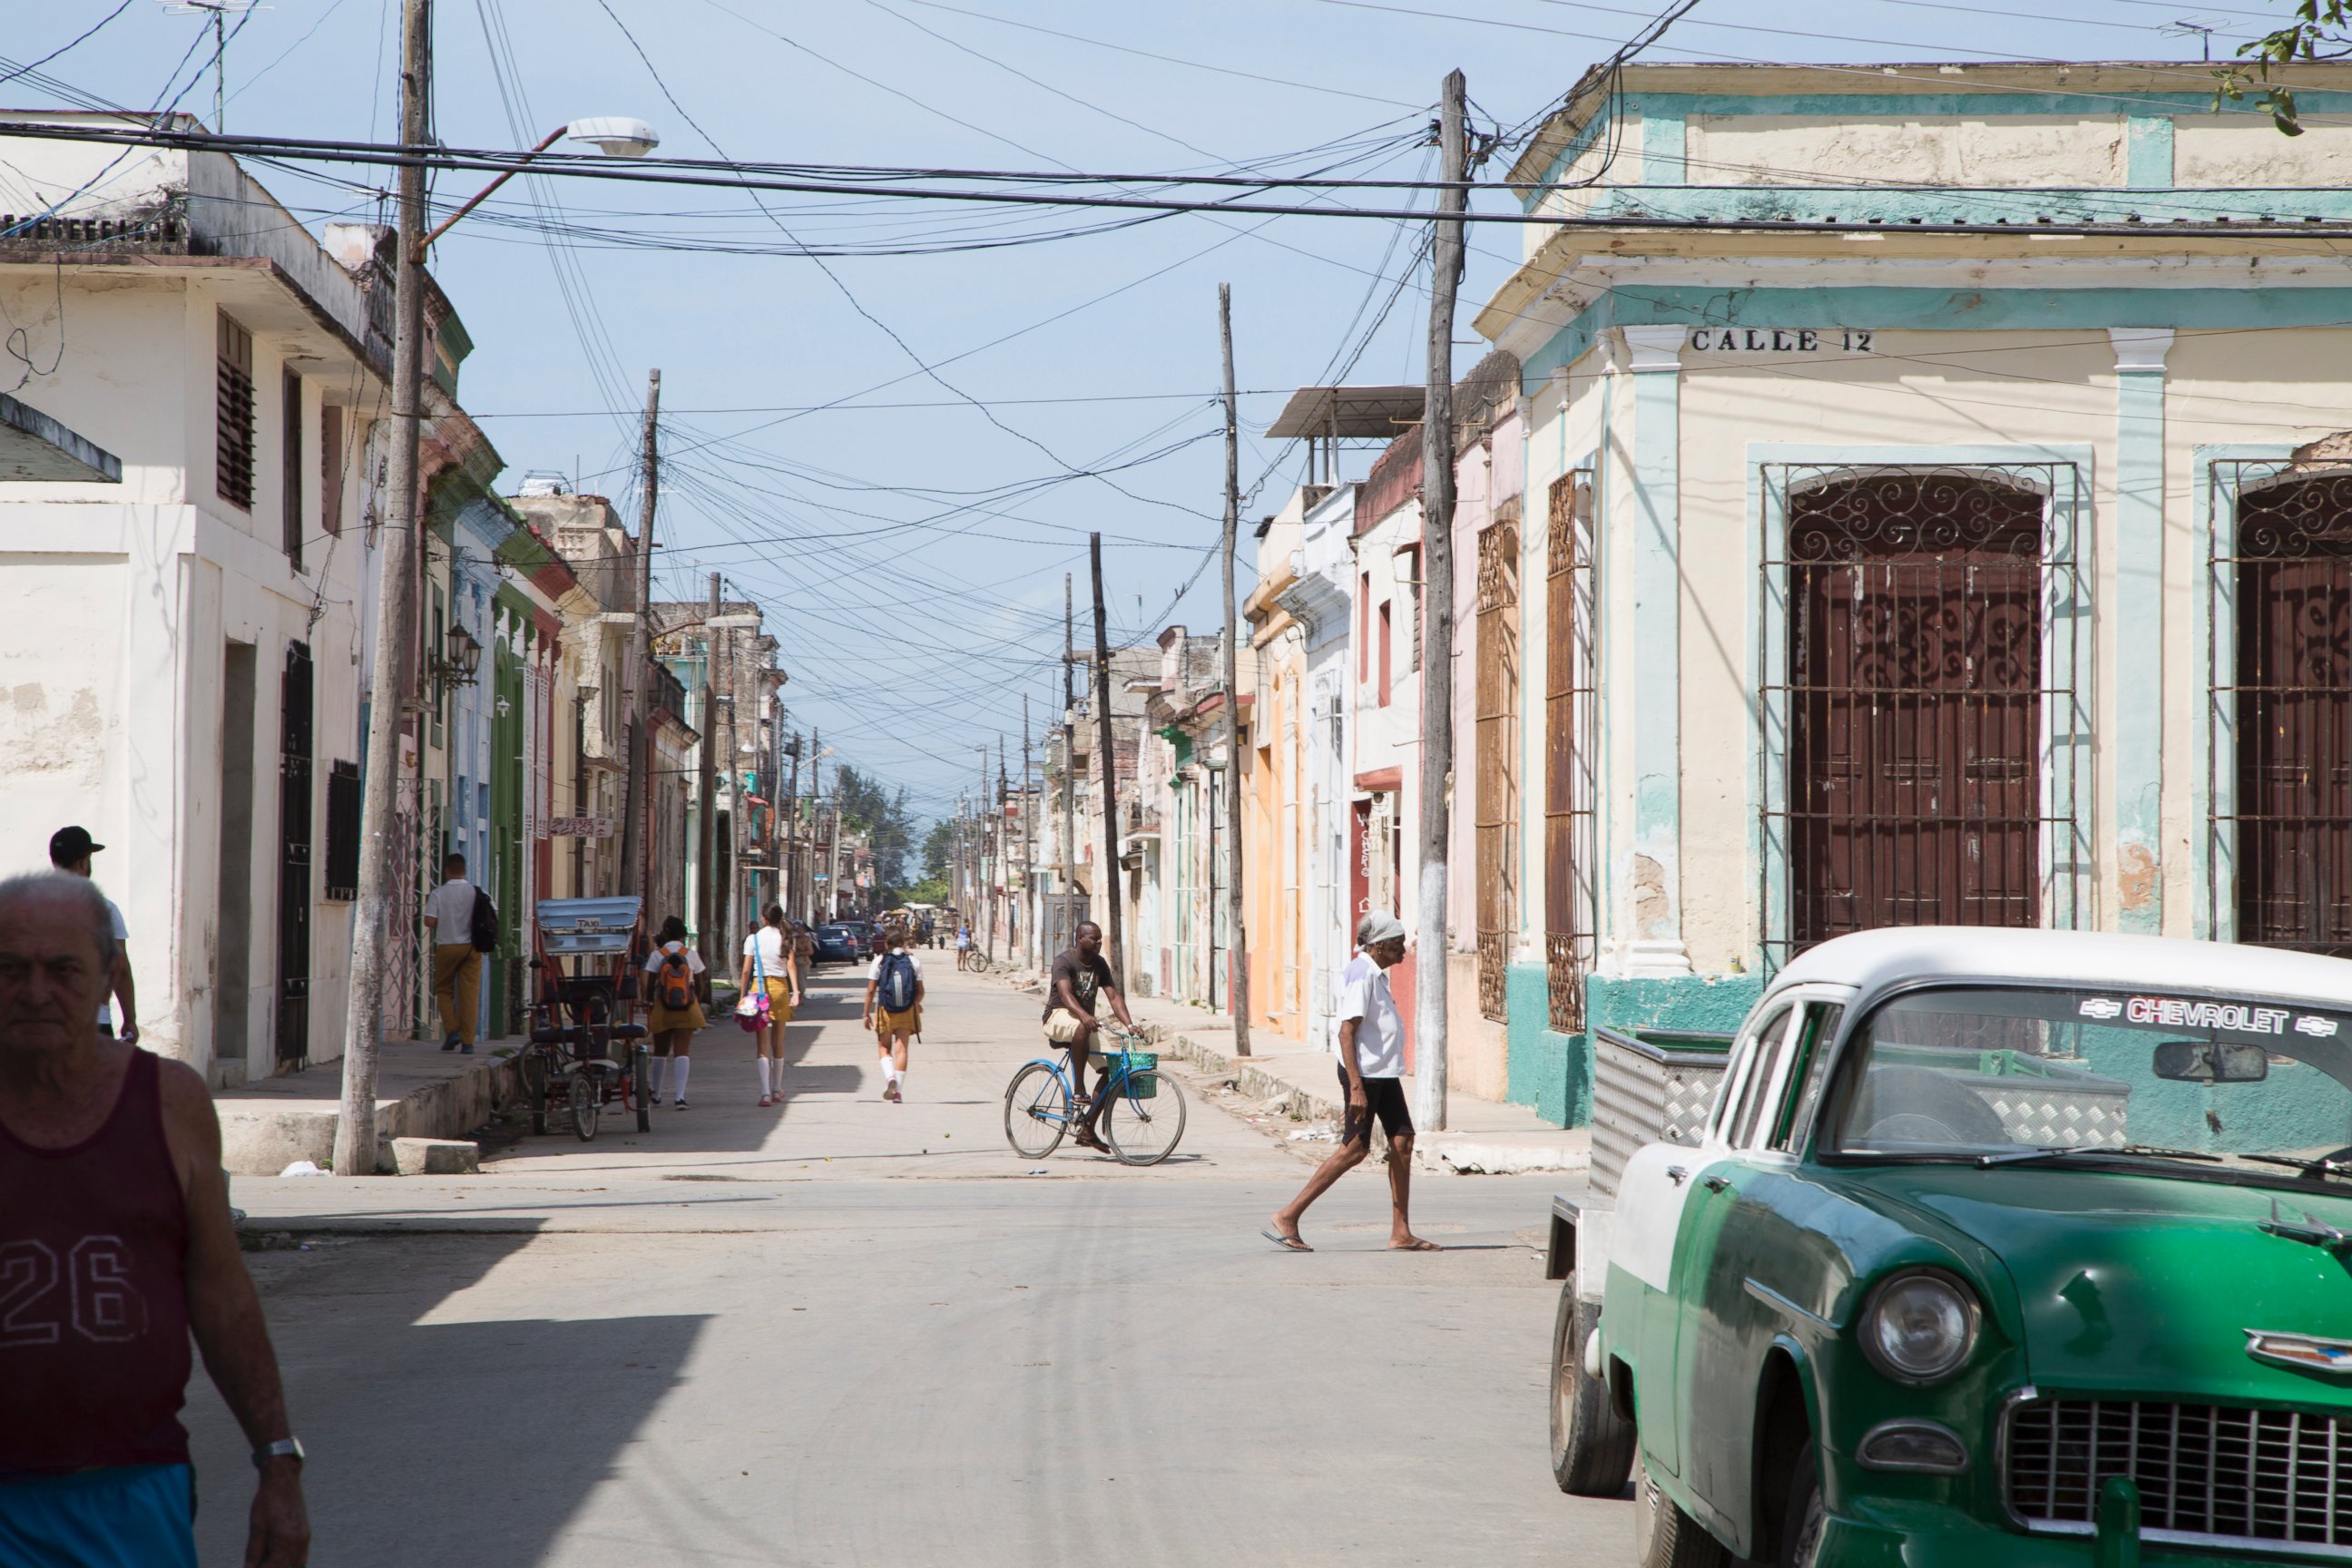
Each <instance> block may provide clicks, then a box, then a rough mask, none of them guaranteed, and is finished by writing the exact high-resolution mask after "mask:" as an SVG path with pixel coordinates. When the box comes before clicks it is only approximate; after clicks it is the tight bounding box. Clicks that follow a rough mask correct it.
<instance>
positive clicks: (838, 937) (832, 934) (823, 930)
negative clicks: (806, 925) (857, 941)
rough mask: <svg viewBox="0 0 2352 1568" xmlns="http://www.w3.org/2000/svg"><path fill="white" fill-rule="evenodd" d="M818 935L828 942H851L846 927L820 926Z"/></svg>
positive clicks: (817, 931)
mask: <svg viewBox="0 0 2352 1568" xmlns="http://www.w3.org/2000/svg"><path fill="white" fill-rule="evenodd" d="M816 934H817V935H819V936H821V937H823V938H824V940H825V941H827V942H847V941H848V940H849V931H848V929H847V928H846V927H844V926H819V927H817V928H816Z"/></svg>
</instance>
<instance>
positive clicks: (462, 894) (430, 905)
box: [425, 877, 474, 947]
mask: <svg viewBox="0 0 2352 1568" xmlns="http://www.w3.org/2000/svg"><path fill="white" fill-rule="evenodd" d="M425 916H426V918H428V919H430V920H433V921H437V922H438V923H437V924H436V925H435V926H434V927H433V930H432V932H431V935H432V937H433V944H434V945H435V946H436V947H455V946H457V944H458V943H460V942H472V941H473V940H474V884H473V883H471V882H468V881H467V880H466V879H465V878H463V877H457V878H453V879H450V880H448V881H446V882H444V883H442V884H441V885H440V886H439V887H437V888H436V889H433V890H432V891H431V892H429V893H427V894H425Z"/></svg>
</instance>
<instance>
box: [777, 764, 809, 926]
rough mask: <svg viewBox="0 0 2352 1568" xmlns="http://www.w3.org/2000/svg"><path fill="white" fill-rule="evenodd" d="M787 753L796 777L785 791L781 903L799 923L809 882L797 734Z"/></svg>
mask: <svg viewBox="0 0 2352 1568" xmlns="http://www.w3.org/2000/svg"><path fill="white" fill-rule="evenodd" d="M784 752H785V755H787V756H789V757H791V758H792V759H793V777H792V783H791V784H787V785H786V786H785V790H784V845H783V867H782V873H781V876H780V880H781V881H782V884H783V895H784V896H783V898H782V900H781V901H782V904H783V906H784V909H785V911H786V912H787V913H789V914H790V915H792V916H793V918H794V919H795V920H797V919H800V918H801V904H802V899H801V893H802V887H801V884H802V883H803V881H805V880H806V879H805V878H803V876H802V875H801V866H800V859H799V856H800V837H801V738H800V736H799V734H798V733H795V734H794V735H793V738H792V740H791V741H790V742H787V743H786V745H785V748H784Z"/></svg>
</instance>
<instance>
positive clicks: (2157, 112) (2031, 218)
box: [1457, 64, 2352, 1122]
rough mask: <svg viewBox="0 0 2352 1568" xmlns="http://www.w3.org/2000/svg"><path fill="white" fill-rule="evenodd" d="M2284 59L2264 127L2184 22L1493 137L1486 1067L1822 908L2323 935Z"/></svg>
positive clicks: (2320, 290) (2344, 478)
mask: <svg viewBox="0 0 2352 1568" xmlns="http://www.w3.org/2000/svg"><path fill="white" fill-rule="evenodd" d="M2293 76H2294V82H2295V85H2296V88H2297V96H2298V99H2299V100H2300V102H2301V105H2302V107H2303V110H2304V111H2305V115H2306V117H2307V118H2308V120H2309V121H2310V129H2309V131H2308V132H2307V133H2306V134H2305V135H2304V136H2302V137H2299V138H2295V139H2292V140H2290V139H2288V138H2285V137H2284V136H2281V135H2280V134H2279V133H2278V132H2276V131H2275V130H2274V129H2273V126H2272V125H2271V122H2270V121H2269V119H2268V117H2267V116H2266V115H2265V114H2263V113H2260V112H2258V111H2254V110H2252V109H2251V108H2246V109H2231V110H2229V111H2227V112H2218V113H2217V112H2216V111H2215V110H2214V108H2213V105H2212V89H2211V79H2210V76H2209V75H2208V74H2207V73H2206V72H2205V71H2203V70H2201V69H2200V68H2195V67H2188V66H2173V65H2106V64H2079V65H2050V66H2024V65H2016V66H2011V65H2001V66H1953V65H1948V64H1930V65H1921V66H1888V67H1879V66H1871V67H1830V66H1786V67H1783V66H1695V65H1655V66H1649V65H1634V66H1629V67H1626V68H1623V69H1622V72H1620V73H1618V75H1617V76H1615V77H1614V78H1612V79H1596V80H1591V81H1588V82H1587V83H1585V84H1583V85H1582V86H1580V89H1578V91H1577V92H1576V93H1574V94H1572V95H1571V96H1570V99H1569V100H1568V101H1567V103H1566V104H1565V106H1564V107H1563V108H1562V109H1561V110H1559V112H1558V113H1556V114H1555V115H1554V116H1553V117H1552V118H1551V120H1550V121H1549V122H1548V123H1547V124H1545V125H1544V126H1543V127H1542V128H1541V130H1540V131H1539V132H1538V134H1537V135H1536V137H1535V138H1534V140H1533V141H1532V142H1531V143H1529V144H1528V147H1527V148H1526V150H1525V152H1524V153H1523V154H1522V155H1521V157H1520V158H1519V160H1518V162H1517V164H1516V165H1515V166H1514V168H1513V169H1512V171H1511V178H1512V179H1514V180H1515V181H1517V182H1519V183H1520V184H1521V186H1522V195H1523V198H1524V201H1525V203H1526V205H1527V207H1528V211H1529V212H1531V213H1535V214H1539V215H1556V216H1563V217H1567V218H1571V219H1574V220H1576V221H1574V222H1570V223H1562V224H1557V225H1529V226H1528V227H1527V229H1526V231H1525V234H1524V241H1525V247H1526V248H1525V257H1524V262H1523V265H1522V266H1521V267H1520V268H1519V269H1518V270H1517V273H1515V274H1514V275H1513V276H1512V278H1511V279H1509V280H1508V281H1507V283H1505V285H1504V286H1503V287H1502V288H1501V289H1499V290H1498V291H1497V292H1496V295H1495V296H1494V298H1493V299H1492V300H1490V301H1489V302H1488V304H1487V305H1486V308H1485V309H1484V310H1483V311H1482V312H1481V313H1480V315H1479V317H1478V319H1477V324H1478V328H1479V330H1480V331H1481V332H1482V333H1483V334H1484V335H1485V336H1486V337H1487V338H1488V339H1490V340H1492V341H1493V342H1495V343H1496V346H1497V347H1498V348H1501V349H1504V350H1507V351H1508V352H1509V353H1511V354H1512V355H1515V356H1516V357H1517V360H1518V362H1519V363H1520V365H1521V366H1522V375H1521V380H1520V386H1519V396H1518V406H1517V425H1518V430H1519V438H1520V440H1521V441H1522V442H1523V443H1524V446H1523V448H1522V453H1521V456H1522V457H1523V458H1524V463H1523V471H1524V481H1523V484H1524V488H1523V489H1522V491H1521V492H1520V495H1519V516H1520V518H1521V519H1523V520H1524V522H1523V525H1522V526H1521V527H1520V528H1519V539H1518V548H1519V550H1520V552H1521V554H1520V556H1519V577H1518V582H1519V584H1520V591H1519V593H1518V595H1517V602H1516V605H1515V607H1514V610H1513V613H1514V614H1515V616H1516V625H1515V627H1514V632H1515V636H1516V638H1517V644H1516V646H1517V647H1518V648H1519V649H1521V650H1522V657H1520V658H1518V660H1517V665H1518V667H1519V668H1520V669H1522V670H1523V671H1524V675H1523V677H1521V676H1514V679H1518V680H1519V688H1518V692H1517V713H1518V715H1519V726H1518V728H1519V732H1518V734H1517V737H1516V742H1517V744H1516V748H1515V751H1514V752H1513V754H1514V755H1515V756H1516V758H1517V766H1518V768H1519V770H1520V772H1519V776H1518V777H1517V779H1516V780H1512V781H1509V782H1510V784H1511V785H1512V787H1511V790H1510V792H1509V794H1510V797H1511V798H1512V799H1513V800H1514V801H1515V802H1517V805H1516V806H1515V809H1516V811H1517V820H1516V822H1512V823H1509V824H1507V830H1508V831H1509V832H1511V833H1512V834H1514V835H1516V837H1517V844H1518V847H1519V855H1518V862H1517V867H1518V875H1517V884H1516V890H1515V895H1514V896H1515V897H1516V899H1517V904H1518V910H1519V929H1518V930H1517V932H1516V933H1515V935H1514V936H1513V938H1512V940H1511V942H1510V943H1509V951H1508V954H1507V985H1506V986H1505V991H1506V993H1507V994H1506V998H1505V1000H1506V1006H1505V1008H1504V1011H1505V1012H1506V1014H1507V1021H1506V1024H1505V1027H1506V1029H1507V1039H1508V1059H1507V1079H1508V1088H1507V1094H1508V1096H1509V1098H1511V1099H1512V1100H1520V1101H1523V1102H1526V1103H1529V1104H1533V1105H1535V1106H1537V1107H1538V1108H1539V1109H1540V1110H1542V1111H1543V1113H1544V1114H1545V1115H1546V1116H1548V1117H1549V1118H1552V1119H1554V1120H1559V1121H1570V1122H1573V1121H1581V1120H1582V1119H1583V1118H1584V1116H1585V1115H1586V1114H1587V1112H1588V1108H1589V1096H1590V1080H1591V1072H1590V1063H1591V1048H1590V1039H1591V1031H1592V1030H1593V1029H1595V1028H1598V1027H1604V1026H1616V1027H1648V1028H1665V1029H1694V1030H1723V1029H1728V1028H1730V1027H1731V1026H1734V1025H1735V1024H1736V1023H1737V1021H1738V1018H1739V1016H1740V1015H1741V1014H1742V1013H1743V1011H1744V1010H1745V1008H1746V1006H1747V1005H1748V1002H1749V1001H1750V999H1752V998H1753V996H1754V995H1755V994H1757V991H1758V989H1759V986H1760V985H1761V984H1762V982H1763V981H1764V979H1765V978H1766V977H1767V976H1768V975H1769V973H1772V971H1773V970H1774V969H1775V968H1776V967H1778V966H1779V965H1780V964H1781V963H1785V962H1786V961H1787V960H1788V958H1789V957H1790V955H1791V954H1792V953H1794V952H1799V951H1801V950H1802V949H1804V948H1806V947H1808V946H1811V945H1812V944H1814V943H1817V942H1822V941H1825V940H1828V939H1829V938H1832V937H1834V936H1836V935H1838V934H1841V933H1843V932H1845V931H1855V930H1863V929H1868V928H1872V927H1877V926H1885V925H1895V924H1996V925H2013V926H2026V927H2042V928H2050V929H2095V930H2107V931H2155V932H2163V933H2166V934H2172V935H2180V936H2198V937H2209V938H2214V939H2219V940H2225V941H2252V942H2268V943H2273V944H2282V945H2289V946H2296V947H2303V948H2310V949H2316V950H2319V951H2325V952H2340V953H2346V954H2347V955H2352V653H2348V652H2347V649H2352V441H2347V440H2345V439H2342V438H2340V437H2339V433H2341V432H2344V431H2346V430H2347V428H2352V247H2347V245H2346V241H2347V239H2352V70H2347V68H2342V67H2312V68H2299V69H2297V70H2296V71H2295V72H2294V73H2293ZM1498 428H1499V426H1498ZM1466 493H1468V487H1467V486H1466V485H1465V494H1466ZM1465 645H1466V638H1465ZM1494 798H1496V799H1499V798H1501V797H1500V796H1496V797H1494ZM1480 820H1481V822H1482V823H1483V822H1484V821H1485V820H1486V819H1485V818H1484V817H1483V816H1482V817H1481V819H1480ZM1461 945H1466V942H1457V946H1461Z"/></svg>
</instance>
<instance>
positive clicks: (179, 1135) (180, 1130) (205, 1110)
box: [155, 1057, 220, 1147]
mask: <svg viewBox="0 0 2352 1568" xmlns="http://www.w3.org/2000/svg"><path fill="white" fill-rule="evenodd" d="M155 1066H156V1074H155V1082H156V1088H157V1089H158V1090H159V1091H160V1092H161V1094H162V1096H163V1125H164V1126H165V1127H166V1128H168V1129H170V1131H171V1132H172V1134H173V1142H179V1141H180V1140H181V1139H192V1140H194V1141H195V1142H196V1143H197V1144H198V1146H200V1147H212V1146H215V1145H217V1144H218V1143H219V1142H220V1117H219V1115H218V1114H217V1113H216V1112H215V1110H213V1091H212V1088H211V1086H210V1085H208V1084H206V1083H205V1076H204V1074H202V1073H200V1072H198V1071H197V1070H196V1069H195V1068H192V1067H190V1066H189V1065H188V1064H187V1063H185V1062H183V1061H175V1060H173V1058H170V1057H158V1058H156V1064H155Z"/></svg>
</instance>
